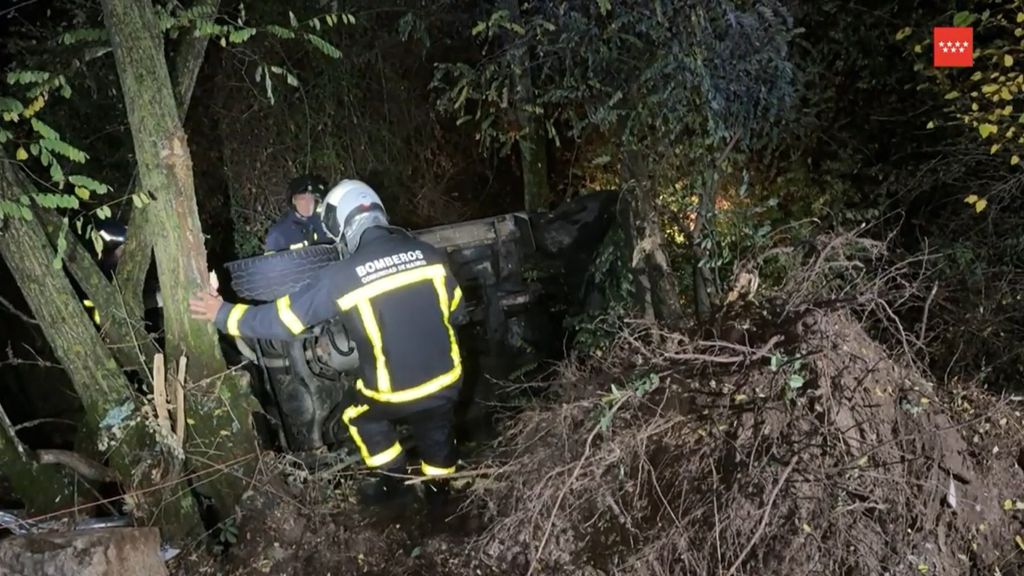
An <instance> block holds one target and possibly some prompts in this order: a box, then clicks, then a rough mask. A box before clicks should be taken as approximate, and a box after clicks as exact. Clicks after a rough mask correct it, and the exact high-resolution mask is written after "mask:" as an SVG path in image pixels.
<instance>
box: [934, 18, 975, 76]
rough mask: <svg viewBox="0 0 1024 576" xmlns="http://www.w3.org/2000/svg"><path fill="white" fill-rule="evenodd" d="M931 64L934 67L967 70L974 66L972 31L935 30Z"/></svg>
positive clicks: (958, 29) (957, 29)
mask: <svg viewBox="0 0 1024 576" xmlns="http://www.w3.org/2000/svg"><path fill="white" fill-rule="evenodd" d="M932 44H933V48H932V49H933V50H934V52H933V56H932V63H933V64H934V65H935V66H936V67H954V68H969V67H971V66H973V65H974V29H973V28H967V27H957V28H935V30H934V33H933V35H932Z"/></svg>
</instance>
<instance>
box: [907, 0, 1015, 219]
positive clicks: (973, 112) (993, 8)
mask: <svg viewBox="0 0 1024 576" xmlns="http://www.w3.org/2000/svg"><path fill="white" fill-rule="evenodd" d="M971 4H972V7H971V10H963V11H960V12H957V13H956V14H954V15H953V25H955V26H970V27H972V29H973V41H974V45H972V46H971V49H972V50H973V51H974V64H973V66H972V68H971V69H970V70H971V71H972V73H971V74H970V75H968V74H967V72H966V71H964V70H961V69H956V68H935V67H933V66H931V62H930V61H931V58H932V56H931V53H932V50H933V46H932V38H931V30H930V28H929V29H928V30H922V31H920V32H917V33H915V32H914V31H913V30H912V29H911V28H909V27H906V28H903V29H901V30H899V31H898V32H897V33H896V40H902V42H903V43H905V44H906V45H907V50H908V52H911V53H913V54H914V55H915V57H916V58H917V59H918V62H917V63H916V64H915V70H918V71H920V73H921V75H922V76H923V77H924V78H923V80H924V82H923V83H922V84H921V85H920V86H919V88H920V89H922V90H924V91H926V92H927V93H929V94H931V95H933V97H935V98H936V99H938V98H939V96H940V95H941V98H942V102H943V104H944V107H943V110H942V114H941V115H940V116H938V117H937V118H933V119H932V120H930V121H929V122H928V125H927V129H929V130H932V129H941V128H947V129H949V130H948V131H950V132H955V131H956V129H958V128H969V129H970V130H971V132H973V133H974V137H975V138H976V140H977V141H979V145H981V146H984V147H985V148H987V150H988V153H989V154H992V155H996V154H998V155H1000V157H1001V158H1002V159H1003V161H1004V162H1006V163H1007V164H1008V165H1009V166H1012V167H1015V168H1017V169H1019V168H1020V163H1021V156H1024V105H1022V103H1024V74H1022V72H1021V64H1020V62H1019V59H1020V57H1021V55H1020V51H1021V47H1022V46H1024V2H1022V0H1012V1H1010V2H1004V1H995V0H978V1H976V2H973V3H971ZM947 25H948V23H947ZM911 45H912V46H911ZM979 46H980V48H979ZM964 196H965V197H964V202H965V203H966V204H968V205H969V206H970V207H971V208H973V210H974V211H975V212H979V213H980V212H982V211H984V210H985V208H986V207H987V206H988V204H989V199H988V198H987V197H980V196H978V195H976V194H965V195H964Z"/></svg>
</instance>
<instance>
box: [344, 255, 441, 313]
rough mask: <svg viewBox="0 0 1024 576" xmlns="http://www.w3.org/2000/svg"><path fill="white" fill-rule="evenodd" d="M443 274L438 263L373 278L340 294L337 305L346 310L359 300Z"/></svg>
mask: <svg viewBox="0 0 1024 576" xmlns="http://www.w3.org/2000/svg"><path fill="white" fill-rule="evenodd" d="M444 275H445V273H444V266H442V265H440V264H434V265H433V266H421V267H419V268H413V269H411V270H404V271H402V272H399V273H397V274H394V275H391V276H385V277H384V278H381V279H380V280H375V281H373V282H372V283H370V284H367V285H366V286H362V287H360V288H356V289H355V290H353V291H351V292H349V293H348V294H345V295H344V296H342V297H341V298H340V299H339V300H338V306H340V307H341V309H342V310H348V309H349V308H352V307H354V306H355V305H356V304H358V303H359V301H360V300H369V299H371V298H373V297H375V296H379V295H381V294H383V293H385V292H391V291H392V290H395V289H398V288H403V287H405V286H408V285H410V284H413V283H416V282H419V281H421V280H427V279H434V278H444ZM444 301H445V304H447V303H448V295H447V294H445V295H444Z"/></svg>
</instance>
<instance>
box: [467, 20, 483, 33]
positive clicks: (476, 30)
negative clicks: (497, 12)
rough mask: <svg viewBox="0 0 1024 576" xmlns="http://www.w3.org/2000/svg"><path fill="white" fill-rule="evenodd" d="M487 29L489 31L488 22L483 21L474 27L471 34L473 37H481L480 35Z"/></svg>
mask: <svg viewBox="0 0 1024 576" xmlns="http://www.w3.org/2000/svg"><path fill="white" fill-rule="evenodd" d="M486 29H487V22H483V21H481V22H477V23H476V26H473V29H472V30H470V31H469V33H470V35H471V36H477V35H479V34H480V33H482V32H483V31H484V30H486Z"/></svg>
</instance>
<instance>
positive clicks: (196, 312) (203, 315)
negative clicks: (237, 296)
mask: <svg viewBox="0 0 1024 576" xmlns="http://www.w3.org/2000/svg"><path fill="white" fill-rule="evenodd" d="M223 305H224V299H223V298H221V297H220V294H217V293H216V292H214V291H213V290H210V291H209V292H197V293H196V295H195V296H194V297H192V298H191V299H189V301H188V308H189V310H190V311H191V312H192V317H193V318H195V319H196V320H206V321H207V322H213V321H214V319H216V318H217V312H218V311H219V310H220V307H221V306H223Z"/></svg>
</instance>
